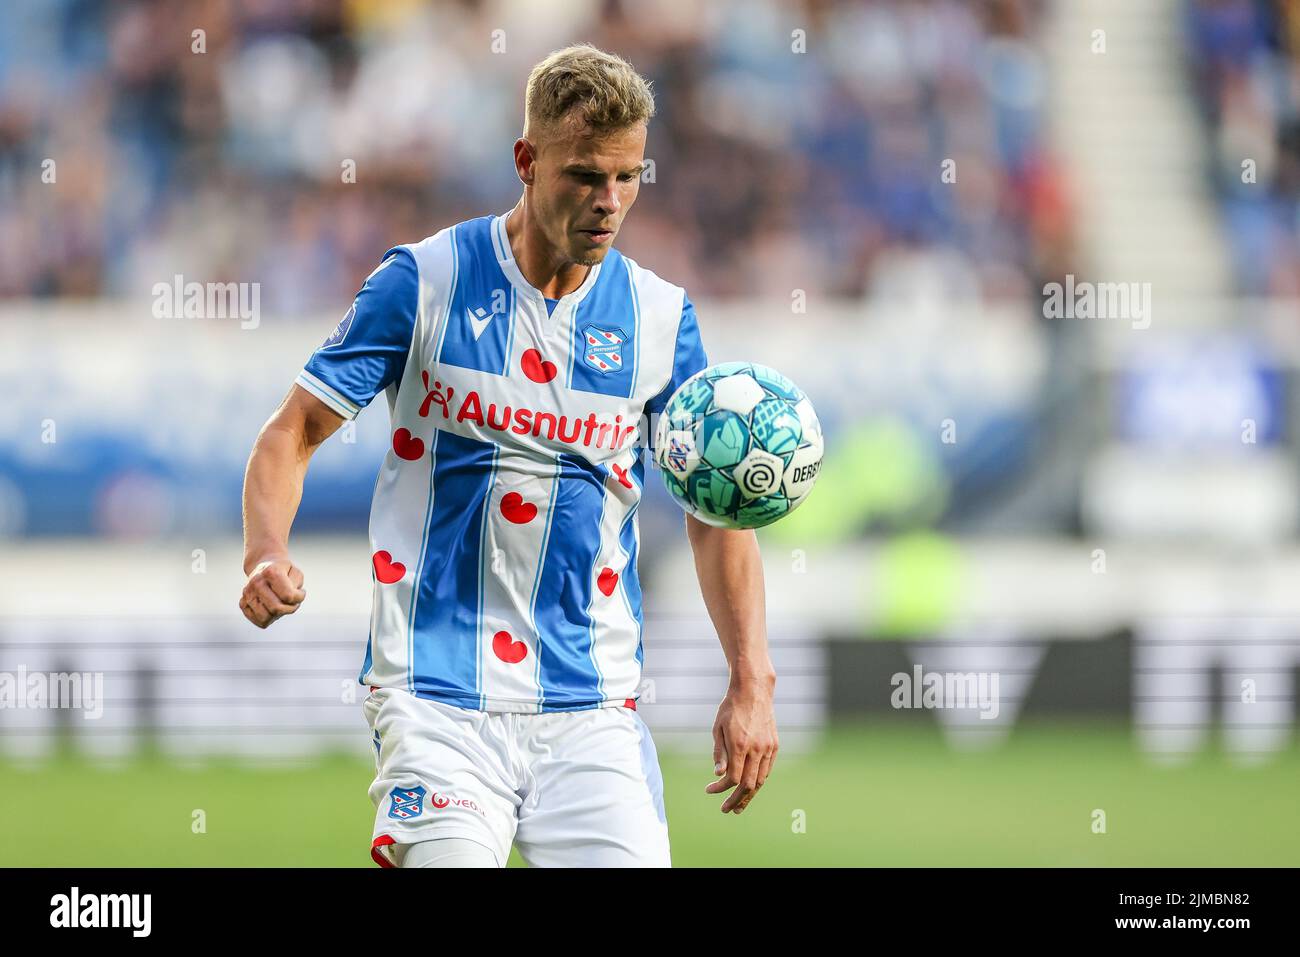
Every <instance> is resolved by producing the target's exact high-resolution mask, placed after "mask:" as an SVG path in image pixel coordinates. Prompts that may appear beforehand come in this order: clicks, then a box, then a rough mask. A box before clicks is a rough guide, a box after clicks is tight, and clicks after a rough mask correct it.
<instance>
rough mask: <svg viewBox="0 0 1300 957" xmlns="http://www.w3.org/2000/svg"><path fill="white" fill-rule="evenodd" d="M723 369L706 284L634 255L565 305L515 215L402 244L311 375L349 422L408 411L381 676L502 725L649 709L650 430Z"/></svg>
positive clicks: (398, 431) (375, 667)
mask: <svg viewBox="0 0 1300 957" xmlns="http://www.w3.org/2000/svg"><path fill="white" fill-rule="evenodd" d="M548 305H553V309H548ZM707 364H708V362H707V359H706V357H705V352H704V349H703V346H702V344H701V342H700V334H699V328H698V325H697V323H696V318H695V311H694V307H693V306H692V305H691V303H690V301H689V300H688V299H687V298H686V295H685V293H684V291H683V290H682V289H681V288H680V287H678V286H674V285H671V284H670V283H667V282H665V281H664V280H662V279H660V278H658V277H657V276H655V275H654V273H652V272H650V271H649V270H646V269H642V268H641V267H640V266H638V265H637V264H636V263H635V262H633V261H632V260H630V259H628V258H627V257H625V256H622V255H620V254H619V253H618V251H617V250H613V249H611V250H610V251H609V253H608V254H607V255H606V258H605V260H604V261H603V262H602V263H601V264H599V265H597V266H593V267H591V269H590V270H589V271H588V275H587V277H586V279H585V280H584V282H583V283H582V285H581V286H580V287H579V288H578V289H576V290H574V291H573V292H571V293H569V294H568V295H567V296H564V297H563V298H561V299H560V300H558V302H555V303H553V304H548V303H547V302H546V301H545V300H544V299H543V297H542V294H541V293H540V292H539V291H538V290H537V289H535V288H534V287H533V286H531V285H530V284H529V283H528V281H527V280H526V279H525V278H524V277H523V274H522V273H521V272H520V271H519V268H518V266H517V265H516V263H515V260H514V257H513V255H512V254H511V250H510V243H509V241H508V240H507V238H506V230H505V217H503V216H485V217H482V218H480V219H474V220H470V221H468V222H464V223H460V224H459V225H456V226H453V227H451V228H449V229H444V230H443V231H442V232H440V233H438V234H437V235H435V236H431V237H429V238H428V239H425V240H424V241H422V242H419V243H413V244H411V245H407V246H398V247H396V248H395V249H392V250H390V251H389V253H388V254H386V256H385V258H384V259H383V261H382V263H381V264H380V266H379V268H377V269H376V270H375V271H374V272H373V273H371V275H370V276H369V278H367V279H366V281H365V284H364V285H363V286H362V288H361V291H360V292H359V293H358V295H357V298H356V301H355V302H354V303H353V305H352V308H351V309H349V310H348V312H347V314H346V315H345V316H344V317H343V319H342V320H341V321H340V322H339V324H338V326H337V328H335V330H334V332H333V333H332V334H331V335H330V337H329V338H328V339H327V340H326V341H325V343H324V344H323V345H322V346H321V347H320V348H319V349H318V350H317V351H316V352H315V353H314V354H313V355H312V357H311V359H310V360H309V361H308V362H307V365H306V367H305V368H304V369H303V371H302V373H301V374H300V375H299V376H298V379H297V382H298V384H299V385H300V386H302V387H303V388H304V389H307V390H308V391H310V392H311V393H313V394H314V395H316V396H317V397H318V398H320V399H321V400H322V401H324V402H325V403H326V404H327V405H329V406H330V408H332V409H333V410H334V411H336V412H337V413H338V414H339V415H341V416H343V417H344V418H347V419H351V418H353V417H355V416H356V415H357V414H358V412H360V410H361V408H362V407H364V406H365V405H366V404H368V403H369V402H370V400H371V399H372V398H374V396H375V395H377V394H378V393H379V392H380V391H381V390H382V391H384V392H385V394H386V395H387V398H388V407H389V413H390V417H391V427H392V429H393V435H392V443H391V447H390V449H389V451H388V454H387V455H386V456H385V458H384V461H383V464H382V466H381V468H380V471H379V477H378V481H377V483H376V486H375V494H374V501H373V503H372V506H371V512H370V539H371V551H372V562H373V575H374V607H373V612H372V618H371V626H370V638H369V642H368V646H367V649H366V658H365V664H364V665H363V667H362V672H361V676H360V681H361V682H362V683H363V684H368V685H377V686H383V687H396V688H404V689H406V690H408V691H411V692H413V693H415V694H417V695H421V696H425V697H429V698H433V699H436V700H439V701H443V702H446V703H449V704H454V705H459V706H461V707H466V708H477V709H481V710H486V711H514V712H539V711H571V710H580V709H585V708H598V707H612V706H618V705H622V704H624V703H625V701H626V700H627V699H629V698H635V696H636V693H637V691H636V689H637V686H638V684H639V681H640V672H641V661H642V647H641V628H642V616H641V587H640V585H639V583H638V582H637V572H636V558H637V545H638V541H639V536H638V532H637V521H636V509H637V503H638V502H639V500H640V497H641V489H642V484H643V481H644V465H643V462H642V458H643V457H642V456H641V455H640V454H639V453H638V442H639V436H640V435H642V434H653V433H645V432H644V430H645V429H646V428H647V426H646V425H645V424H644V423H640V430H638V424H639V422H640V419H641V417H642V416H643V415H646V416H649V415H654V414H657V413H659V412H660V411H662V409H663V407H664V405H665V404H666V402H667V400H668V398H669V396H671V395H672V393H673V392H674V391H675V390H676V388H677V387H678V386H679V385H680V384H681V383H682V382H684V381H685V380H686V379H688V378H690V376H692V375H693V374H695V373H696V372H698V371H700V370H701V369H703V368H705V366H706V365H707Z"/></svg>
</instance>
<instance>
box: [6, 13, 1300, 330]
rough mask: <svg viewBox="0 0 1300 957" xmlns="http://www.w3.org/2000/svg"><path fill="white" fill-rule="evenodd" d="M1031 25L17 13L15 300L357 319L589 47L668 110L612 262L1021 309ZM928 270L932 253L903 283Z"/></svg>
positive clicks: (773, 290)
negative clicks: (553, 81)
mask: <svg viewBox="0 0 1300 957" xmlns="http://www.w3.org/2000/svg"><path fill="white" fill-rule="evenodd" d="M1207 15H1208V13H1207ZM1040 19H1041V10H1040V3H1039V2H1037V0H983V2H966V0H882V2H868V0H843V2H841V0H801V2H780V0H722V2H710V3H699V2H697V0H639V2H633V0H627V2H618V0H565V2H562V3H554V4H541V3H534V2H529V0H498V2H490V0H481V2H480V0H458V2H457V0H453V2H440V3H430V2H420V0H166V2H164V0H121V2H100V0H4V3H3V5H2V6H0V297H11V298H12V297H25V296H35V297H99V296H106V297H115V298H132V297H134V296H146V295H148V290H150V289H151V288H152V286H153V284H154V283H157V282H170V281H171V278H172V277H173V276H174V275H176V274H182V275H184V277H185V278H186V280H187V281H190V280H198V281H206V282H229V281H257V282H260V283H261V297H262V300H261V301H262V307H263V309H264V310H266V311H267V314H268V315H271V316H276V315H294V314H303V313H307V312H312V311H316V310H321V309H326V310H328V309H334V308H338V307H339V304H340V303H345V302H346V301H347V300H348V299H350V298H351V296H352V294H353V293H354V291H355V289H356V287H357V286H358V285H359V283H360V281H361V280H362V279H363V278H364V277H365V275H366V274H367V273H369V271H370V270H371V269H372V268H373V267H374V265H375V264H376V263H377V262H378V260H379V258H380V256H381V255H382V253H383V251H384V250H385V249H387V248H388V247H390V246H392V245H395V244H397V243H403V242H412V241H416V240H418V239H421V238H423V237H424V236H426V235H429V234H431V233H433V232H435V231H437V230H438V229H440V228H442V227H443V226H446V225H449V224H451V223H454V222H457V221H460V220H463V219H467V218H470V217H473V216H478V215H482V214H484V213H488V212H504V211H505V210H507V209H509V208H510V207H511V206H512V205H513V204H514V202H515V199H516V198H517V195H518V189H519V187H518V181H517V179H516V178H515V176H514V170H513V166H512V162H511V153H510V145H511V143H512V142H513V140H514V139H515V137H516V136H518V134H519V131H520V127H521V124H522V109H523V106H522V101H523V96H522V91H523V83H524V80H525V78H526V76H527V72H528V70H529V68H530V67H531V65H532V64H533V63H534V62H536V61H537V60H538V59H540V58H541V57H542V56H544V55H545V54H546V53H547V52H549V51H550V50H552V49H556V48H558V47H561V46H564V45H566V44H568V43H570V42H574V41H579V40H585V41H589V42H592V43H595V44H596V45H598V46H600V47H602V48H605V49H609V50H612V51H615V52H618V53H620V54H622V55H624V56H626V57H627V58H628V59H629V60H631V61H632V63H633V64H634V65H635V66H636V67H637V68H638V69H640V70H641V71H642V72H643V73H645V74H646V75H647V76H648V77H650V78H651V79H652V81H653V83H654V87H655V90H656V94H657V102H658V108H659V113H658V116H657V118H656V120H655V122H654V123H653V124H652V129H651V135H650V139H649V144H648V147H647V156H648V157H649V158H650V159H652V160H654V164H655V165H654V181H653V183H647V184H646V185H644V186H643V188H642V193H641V199H640V203H639V205H638V208H637V210H636V212H635V213H634V214H633V215H632V216H631V217H630V218H629V220H628V224H627V226H626V227H625V232H624V234H623V236H622V237H621V238H620V248H622V249H623V250H624V251H625V252H626V253H627V254H628V255H631V256H632V257H634V258H636V259H638V260H639V261H641V262H643V263H645V264H646V265H647V266H649V267H650V268H652V269H654V270H655V271H656V272H659V273H660V274H661V275H663V276H665V277H667V278H669V279H671V280H672V281H674V282H677V283H679V284H682V285H685V286H686V287H687V288H689V289H690V290H691V291H692V295H693V296H695V297H700V298H703V297H733V296H740V295H767V296H773V297H781V298H788V297H789V296H790V295H791V293H792V291H793V290H795V289H802V290H805V291H806V292H807V293H808V294H809V295H810V296H826V297H840V298H856V297H863V296H871V295H873V294H876V293H878V292H880V290H882V289H884V290H886V291H893V290H894V287H897V286H899V285H903V286H906V285H907V283H908V282H909V281H910V282H912V283H925V282H928V281H929V279H928V277H929V276H932V275H936V274H938V275H941V276H942V277H943V278H944V281H945V282H947V283H950V284H953V285H954V286H955V288H954V290H953V291H957V292H959V293H960V294H962V295H966V296H970V297H976V298H982V299H985V300H1022V301H1025V302H1031V301H1034V300H1035V298H1036V292H1035V291H1036V290H1037V289H1039V288H1041V283H1042V281H1043V277H1044V276H1055V275H1056V274H1058V273H1059V272H1061V271H1062V269H1061V262H1062V257H1063V256H1064V255H1065V252H1064V245H1065V242H1066V238H1065V237H1066V235H1067V233H1068V221H1069V214H1068V210H1067V208H1066V203H1065V202H1064V200H1063V195H1064V192H1065V190H1064V188H1063V186H1062V183H1061V176H1060V173H1059V166H1058V164H1057V163H1056V162H1054V161H1053V159H1052V158H1051V156H1050V155H1049V154H1048V153H1047V152H1046V151H1045V149H1044V143H1043V139H1044V137H1043V133H1042V120H1043V111H1044V109H1045V93H1046V90H1045V87H1046V74H1047V70H1046V65H1045V64H1044V63H1043V62H1042V59H1041V55H1040V53H1039V51H1038V49H1037V46H1036V38H1035V33H1036V30H1037V29H1038V26H1039V22H1040ZM1247 52H1248V53H1249V56H1246V55H1245V54H1244V53H1240V54H1239V53H1238V52H1237V51H1235V50H1234V51H1228V52H1225V53H1224V55H1223V57H1222V59H1223V61H1224V68H1223V73H1224V74H1225V75H1226V76H1227V77H1228V79H1225V80H1222V82H1223V83H1224V84H1225V85H1230V83H1231V79H1232V77H1233V76H1235V74H1232V73H1231V70H1235V69H1241V70H1243V71H1247V74H1248V77H1250V78H1254V77H1256V73H1255V72H1251V68H1253V67H1254V66H1255V65H1256V64H1257V63H1258V62H1261V60H1262V59H1263V58H1264V57H1265V54H1266V53H1267V52H1268V51H1267V49H1266V48H1263V47H1256V46H1252V47H1251V48H1250V49H1249V51H1247ZM1239 62H1240V64H1241V65H1240V67H1239V66H1238V63H1239ZM1252 89H1253V88H1252ZM1254 95H1255V94H1251V96H1254ZM1242 96H1243V97H1245V99H1244V100H1243V102H1245V101H1246V100H1248V101H1249V103H1250V104H1255V99H1252V98H1250V97H1247V96H1246V95H1245V94H1243V95H1242ZM1292 102H1293V103H1294V100H1292ZM1243 109H1251V110H1258V109H1260V107H1259V106H1258V105H1257V104H1256V105H1253V106H1251V105H1248V106H1247V107H1243ZM1226 112H1227V111H1226V109H1225V114H1226ZM1252 115H1254V114H1252ZM1271 118H1272V119H1276V117H1271ZM1292 119H1293V120H1294V117H1292ZM1229 120H1230V117H1229ZM1225 122H1227V121H1225ZM1292 130H1293V132H1294V127H1292ZM1292 148H1294V141H1293V142H1292ZM1282 155H1284V154H1283V153H1282V151H1281V150H1279V156H1282ZM1290 156H1291V159H1292V162H1294V154H1293V153H1292V154H1290ZM51 160H52V161H53V163H52V164H51V163H50V162H49V161H51ZM948 160H951V161H952V162H951V163H950V164H948V165H947V166H945V161H948ZM945 169H948V170H950V171H951V173H952V174H955V175H949V176H948V177H946V178H945V177H944V176H943V175H942V174H943V173H944V171H945ZM1280 172H1281V171H1280V170H1279V173H1280ZM1294 173H1295V170H1294V166H1292V168H1291V174H1292V176H1293V177H1294ZM50 179H52V180H53V181H52V182H50V181H49V180H50ZM352 180H354V181H352ZM1292 184H1293V185H1294V179H1293V183H1292ZM1255 215H1257V216H1258V215H1262V214H1255ZM1291 228H1292V232H1291V234H1290V235H1291V236H1292V238H1294V222H1293V223H1292V224H1291ZM1292 250H1293V251H1294V246H1293V247H1292ZM917 261H920V262H922V263H924V262H926V261H933V262H936V263H938V264H939V268H937V269H934V270H926V269H920V270H917V269H911V270H909V269H907V268H899V267H900V264H902V265H906V264H909V263H914V262H917ZM909 277H911V278H910V279H909Z"/></svg>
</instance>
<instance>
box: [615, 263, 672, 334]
mask: <svg viewBox="0 0 1300 957" xmlns="http://www.w3.org/2000/svg"><path fill="white" fill-rule="evenodd" d="M615 252H617V250H615ZM618 255H619V259H620V261H621V262H622V263H623V265H624V268H625V269H626V272H627V277H628V282H629V284H630V285H631V287H632V290H633V292H634V293H635V295H636V298H637V303H638V305H639V307H640V310H641V313H642V315H644V316H647V317H651V318H654V319H656V320H658V321H661V322H669V323H671V325H672V326H673V327H676V325H677V323H678V321H679V320H680V319H681V316H682V313H683V312H684V311H685V310H686V308H687V307H689V306H690V300H689V299H688V298H687V296H686V290H685V289H683V288H682V287H681V286H678V285H676V284H674V283H671V282H669V281H668V280H667V279H664V278H662V277H660V276H659V275H658V274H656V273H655V272H653V271H651V270H649V269H646V268H645V267H644V266H642V265H641V264H640V263H638V262H637V261H636V260H635V259H632V258H631V257H630V256H624V255H622V254H621V253H619V254H618Z"/></svg>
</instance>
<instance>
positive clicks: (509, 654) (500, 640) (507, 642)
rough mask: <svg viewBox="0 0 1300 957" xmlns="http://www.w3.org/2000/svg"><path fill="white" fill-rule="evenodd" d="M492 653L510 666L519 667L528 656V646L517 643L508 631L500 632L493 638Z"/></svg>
mask: <svg viewBox="0 0 1300 957" xmlns="http://www.w3.org/2000/svg"><path fill="white" fill-rule="evenodd" d="M492 653H493V654H494V655H496V656H497V657H498V658H500V659H501V660H502V661H504V662H505V663H506V664H508V665H517V664H519V662H521V661H523V660H524V658H526V657H527V656H528V646H527V645H526V644H524V643H523V642H522V641H515V640H514V638H512V637H511V636H510V632H508V631H498V632H497V633H496V634H495V635H493V636H492Z"/></svg>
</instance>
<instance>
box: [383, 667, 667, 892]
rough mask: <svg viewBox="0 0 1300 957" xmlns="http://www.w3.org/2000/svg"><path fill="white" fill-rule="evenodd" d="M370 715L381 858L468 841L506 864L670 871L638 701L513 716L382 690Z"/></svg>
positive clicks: (389, 862)
mask: <svg viewBox="0 0 1300 957" xmlns="http://www.w3.org/2000/svg"><path fill="white" fill-rule="evenodd" d="M364 710H365V714H366V720H367V721H369V723H370V729H371V733H372V735H373V737H374V743H375V751H376V767H377V773H376V775H375V781H374V783H373V784H372V785H371V786H370V800H371V801H373V802H374V805H375V809H376V815H375V831H374V835H373V841H372V843H371V852H370V853H371V856H372V857H373V858H374V860H375V862H376V863H378V864H380V865H381V866H383V867H393V866H395V864H394V861H395V858H394V854H393V852H394V845H400V844H413V843H415V842H417V841H430V840H436V839H439V838H467V839H469V840H471V841H476V842H478V843H479V844H482V845H484V846H485V847H487V848H489V849H490V850H491V851H492V853H493V854H494V855H495V856H496V861H497V864H498V865H499V866H501V867H504V866H505V864H506V859H507V858H508V857H509V855H510V846H511V844H514V845H515V846H517V847H518V848H519V853H520V854H521V855H522V856H523V858H524V861H525V862H526V863H527V864H529V865H530V866H533V867H668V866H669V854H668V824H667V821H666V818H665V815H664V803H663V780H662V778H661V777H660V775H659V759H658V756H657V755H656V754H655V746H654V742H653V741H652V740H651V738H650V731H649V729H648V728H647V727H646V726H645V722H644V721H642V720H641V717H640V716H639V715H638V714H637V713H636V711H635V710H633V709H631V708H596V709H592V710H589V711H563V712H548V713H545V714H510V713H505V712H489V711H475V710H470V709H466V708H458V707H455V706H454V705H449V704H443V703H442V702H439V701H430V700H428V699H426V698H418V697H416V696H414V695H412V694H410V693H408V692H406V691H402V690H400V689H396V688H378V689H375V690H374V691H372V692H371V693H370V695H369V697H367V698H366V701H365V705H364Z"/></svg>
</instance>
